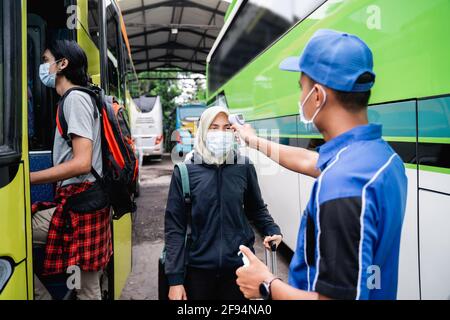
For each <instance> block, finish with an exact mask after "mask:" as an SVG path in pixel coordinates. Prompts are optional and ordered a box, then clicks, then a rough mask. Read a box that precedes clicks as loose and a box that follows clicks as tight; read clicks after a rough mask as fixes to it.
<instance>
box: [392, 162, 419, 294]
mask: <svg viewBox="0 0 450 320" xmlns="http://www.w3.org/2000/svg"><path fill="white" fill-rule="evenodd" d="M406 176H407V178H408V197H407V200H406V211H405V217H404V218H403V226H402V236H401V240H400V258H399V259H400V260H399V267H398V270H399V272H398V291H397V299H399V300H418V299H420V288H419V286H420V284H419V250H418V243H419V234H418V221H417V218H418V212H417V168H416V166H415V165H414V166H411V168H407V169H406Z"/></svg>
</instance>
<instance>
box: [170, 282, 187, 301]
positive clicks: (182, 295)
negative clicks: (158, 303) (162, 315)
mask: <svg viewBox="0 0 450 320" xmlns="http://www.w3.org/2000/svg"><path fill="white" fill-rule="evenodd" d="M169 300H187V296H186V290H184V286H183V285H182V284H180V285H178V286H170V289H169Z"/></svg>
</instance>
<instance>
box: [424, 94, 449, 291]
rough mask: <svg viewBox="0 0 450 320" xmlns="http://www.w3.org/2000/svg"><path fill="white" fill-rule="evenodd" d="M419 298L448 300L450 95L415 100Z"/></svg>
mask: <svg viewBox="0 0 450 320" xmlns="http://www.w3.org/2000/svg"><path fill="white" fill-rule="evenodd" d="M418 105H419V112H418V115H419V121H418V124H419V130H418V132H419V144H418V158H419V164H420V165H419V210H420V211H419V227H420V228H419V230H420V238H419V239H420V284H421V292H422V299H427V300H428V299H443V300H448V299H450V232H449V230H450V209H449V208H450V96H447V97H440V98H431V99H426V100H421V101H419V104H418Z"/></svg>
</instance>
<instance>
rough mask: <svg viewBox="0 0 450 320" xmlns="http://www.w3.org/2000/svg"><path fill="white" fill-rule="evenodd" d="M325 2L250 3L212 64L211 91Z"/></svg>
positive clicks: (230, 29) (213, 58)
mask: <svg viewBox="0 0 450 320" xmlns="http://www.w3.org/2000/svg"><path fill="white" fill-rule="evenodd" d="M324 2H325V0H305V1H298V0H289V1H288V0H286V1H259V0H249V1H247V2H246V3H245V4H243V5H241V7H240V8H239V11H238V13H237V15H236V16H235V18H234V19H233V21H232V22H231V24H230V26H229V28H228V30H227V31H226V33H225V35H224V36H223V38H222V39H221V40H220V44H219V46H218V47H217V49H216V50H215V51H214V53H213V54H212V57H211V62H210V64H209V78H208V88H209V90H210V93H213V92H214V91H216V90H217V89H219V88H220V87H221V86H222V85H224V84H225V82H227V81H228V80H229V79H231V77H233V76H234V75H235V74H236V73H238V72H239V71H240V70H241V69H242V68H243V67H244V66H245V65H247V64H248V63H249V62H250V61H251V60H252V59H253V58H255V57H256V56H257V55H258V54H260V53H261V52H262V51H264V50H265V49H266V48H267V47H269V46H270V45H271V44H272V43H273V42H275V41H276V40H277V39H278V38H279V37H280V36H282V35H283V34H284V33H285V32H286V31H288V30H289V28H291V27H292V26H293V25H295V24H296V23H297V22H298V21H301V20H303V19H305V18H306V17H307V16H308V15H310V14H311V13H312V12H313V11H314V10H315V9H317V8H318V7H319V6H320V5H322V4H323V3H324Z"/></svg>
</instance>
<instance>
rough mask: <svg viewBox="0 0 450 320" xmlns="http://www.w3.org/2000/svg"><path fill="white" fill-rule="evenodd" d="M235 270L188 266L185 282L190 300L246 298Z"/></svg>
mask: <svg viewBox="0 0 450 320" xmlns="http://www.w3.org/2000/svg"><path fill="white" fill-rule="evenodd" d="M235 272H236V270H234V269H227V270H208V269H198V268H192V267H188V268H187V272H186V279H185V282H184V286H185V289H186V295H187V298H188V300H245V297H244V295H243V294H242V292H241V291H240V290H239V286H238V285H237V284H236V278H237V277H236V273H235Z"/></svg>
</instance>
